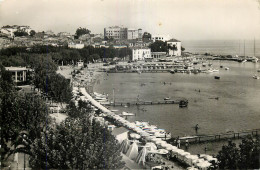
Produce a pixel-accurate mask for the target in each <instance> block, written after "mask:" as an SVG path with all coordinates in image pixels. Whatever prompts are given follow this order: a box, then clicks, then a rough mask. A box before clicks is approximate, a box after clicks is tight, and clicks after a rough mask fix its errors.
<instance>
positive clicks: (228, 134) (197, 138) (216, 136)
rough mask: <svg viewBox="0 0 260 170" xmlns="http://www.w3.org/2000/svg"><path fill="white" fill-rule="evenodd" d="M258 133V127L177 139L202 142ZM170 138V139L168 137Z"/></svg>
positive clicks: (237, 137) (259, 131)
mask: <svg viewBox="0 0 260 170" xmlns="http://www.w3.org/2000/svg"><path fill="white" fill-rule="evenodd" d="M259 133H260V129H248V130H242V131H237V132H233V131H232V132H226V133H218V134H205V135H196V136H185V137H180V138H179V139H180V140H181V141H183V142H185V140H187V139H188V140H189V143H190V144H192V143H204V142H217V141H223V140H228V139H240V138H242V137H245V136H247V135H252V136H258V135H259ZM170 140H172V139H170Z"/></svg>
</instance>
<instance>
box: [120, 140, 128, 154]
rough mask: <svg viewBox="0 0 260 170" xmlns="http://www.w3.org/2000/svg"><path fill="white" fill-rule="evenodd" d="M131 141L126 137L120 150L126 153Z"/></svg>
mask: <svg viewBox="0 0 260 170" xmlns="http://www.w3.org/2000/svg"><path fill="white" fill-rule="evenodd" d="M129 145H130V141H129V140H128V139H125V140H124V141H123V142H122V143H121V146H120V151H121V152H123V153H126V152H127V151H128V149H129Z"/></svg>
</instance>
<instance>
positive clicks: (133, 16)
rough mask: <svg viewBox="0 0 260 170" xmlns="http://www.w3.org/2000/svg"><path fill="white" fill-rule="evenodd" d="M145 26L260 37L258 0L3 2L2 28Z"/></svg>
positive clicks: (202, 36)
mask: <svg viewBox="0 0 260 170" xmlns="http://www.w3.org/2000/svg"><path fill="white" fill-rule="evenodd" d="M4 25H29V26H31V28H32V29H35V30H36V31H47V30H52V31H54V32H55V33H58V32H70V33H75V31H76V29H77V28H79V27H84V28H88V29H90V30H91V32H92V33H104V27H108V26H114V25H118V26H121V25H123V26H125V27H128V28H142V29H143V31H148V32H150V33H152V34H163V35H170V36H172V37H174V38H177V39H180V40H206V39H253V38H254V37H255V38H256V39H260V0H0V27H1V26H4Z"/></svg>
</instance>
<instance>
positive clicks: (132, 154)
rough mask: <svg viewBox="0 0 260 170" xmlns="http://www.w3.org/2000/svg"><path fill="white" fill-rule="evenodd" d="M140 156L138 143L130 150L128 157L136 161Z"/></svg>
mask: <svg viewBox="0 0 260 170" xmlns="http://www.w3.org/2000/svg"><path fill="white" fill-rule="evenodd" d="M137 155H138V146H137V144H136V142H134V143H133V144H132V145H131V146H130V147H129V149H128V151H127V153H126V156H127V157H128V158H130V159H132V160H135V159H136V157H137Z"/></svg>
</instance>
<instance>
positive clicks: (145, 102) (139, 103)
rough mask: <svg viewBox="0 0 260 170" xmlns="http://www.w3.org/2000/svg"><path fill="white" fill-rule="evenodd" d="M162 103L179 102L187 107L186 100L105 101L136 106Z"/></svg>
mask: <svg viewBox="0 0 260 170" xmlns="http://www.w3.org/2000/svg"><path fill="white" fill-rule="evenodd" d="M162 104H179V106H180V107H187V106H188V100H162V101H132V102H114V103H107V104H104V105H107V106H131V105H132V106H133V105H135V106H138V105H162Z"/></svg>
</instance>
